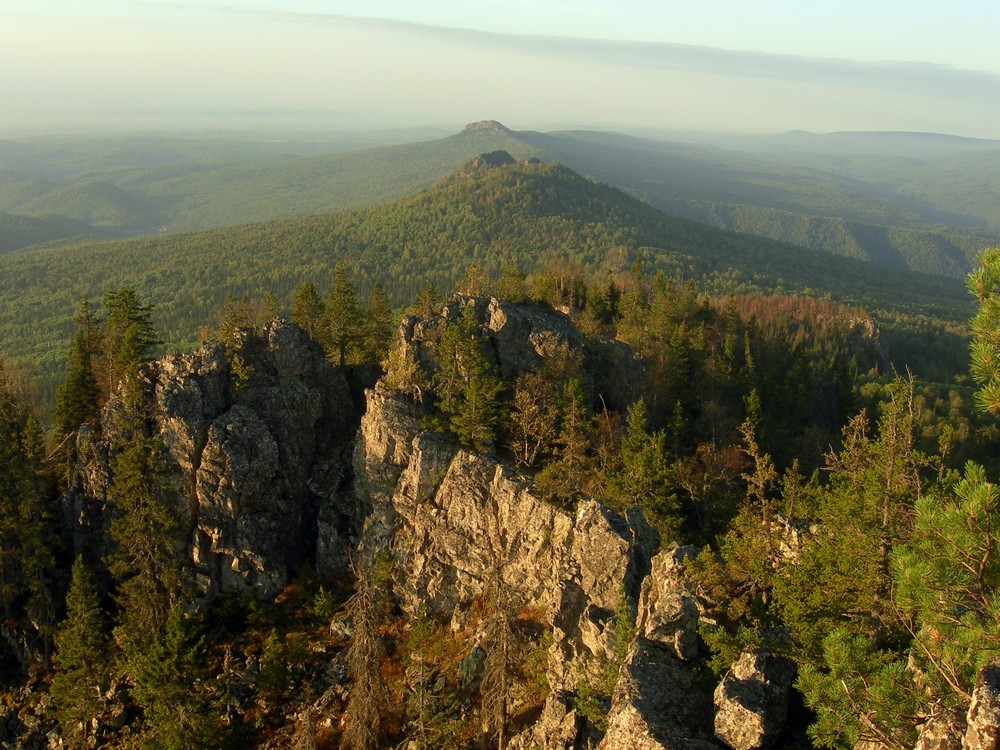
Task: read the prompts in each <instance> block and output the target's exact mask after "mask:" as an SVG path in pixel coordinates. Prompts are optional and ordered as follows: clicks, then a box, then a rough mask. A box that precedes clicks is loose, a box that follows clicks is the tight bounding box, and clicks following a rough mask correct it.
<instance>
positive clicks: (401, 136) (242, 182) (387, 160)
mask: <svg viewBox="0 0 1000 750" xmlns="http://www.w3.org/2000/svg"><path fill="white" fill-rule="evenodd" d="M429 135H430V134H428V133H423V132H417V133H398V134H392V133H383V134H378V133H376V134H370V135H368V136H364V135H357V136H347V135H344V134H331V135H329V136H327V137H323V136H315V137H310V136H303V135H302V134H298V135H295V134H292V135H287V136H282V134H276V137H273V138H271V139H269V140H264V139H262V137H260V136H258V137H253V136H245V137H242V138H239V137H236V136H231V137H229V138H228V139H223V138H219V137H218V136H215V137H203V138H188V139H181V138H166V137H153V136H148V137H128V138H120V139H114V138H106V139H71V138H64V139H34V140H29V141H26V142H23V143H13V142H6V143H0V212H9V213H15V214H22V215H30V216H33V217H36V218H38V217H42V216H43V215H49V214H54V215H58V216H63V217H71V218H73V219H76V220H78V221H82V222H86V223H87V224H88V225H90V226H93V227H95V230H94V231H97V229H96V228H100V229H111V230H114V231H116V232H118V233H120V234H130V235H150V234H156V233H163V232H169V233H176V232H182V231H194V230H200V229H209V228H215V227H228V226H232V225H235V224H241V223H247V222H258V221H265V220H270V219H278V218H286V217H291V216H307V215H313V214H317V213H325V212H329V211H334V210H342V209H347V208H358V207H363V206H372V205H376V204H379V203H383V202H385V201H388V200H394V199H398V198H401V197H403V196H405V195H409V194H411V193H413V192H414V191H416V190H418V189H421V188H425V187H427V186H429V185H430V184H432V183H433V182H434V181H436V180H438V179H440V178H442V177H444V176H445V175H447V174H448V173H449V172H450V171H452V170H453V169H455V168H456V167H458V166H459V165H461V164H462V163H463V162H465V161H466V160H468V159H470V158H472V157H474V156H475V155H476V154H479V153H482V152H486V151H493V150H500V149H503V150H506V151H508V152H510V153H511V154H513V155H514V156H515V157H517V158H518V159H524V158H529V157H538V158H541V159H544V160H546V161H553V160H555V161H559V162H560V163H562V164H565V165H566V166H568V167H570V168H572V169H574V170H575V171H577V172H580V173H581V174H585V175H587V176H589V177H591V178H594V179H597V180H600V181H601V182H604V183H607V184H610V185H613V186H615V187H618V188H620V189H622V190H625V191H626V192H628V193H630V194H632V195H634V196H636V197H639V198H641V199H642V200H644V201H647V202H649V203H650V204H651V205H653V206H655V207H656V208H658V209H660V210H662V211H665V212H666V213H668V214H671V215H676V216H681V217H685V218H688V219H692V220H695V221H698V222H701V223H704V224H708V225H709V226H713V227H716V228H720V229H727V230H736V231H741V232H748V233H751V234H755V235H758V236H762V237H769V238H771V239H774V240H778V241H781V242H787V243H791V244H796V245H801V246H805V247H809V248H812V249H815V250H822V251H824V252H830V253H833V254H836V255H844V256H848V257H853V258H860V259H865V260H870V261H872V262H875V263H879V264H884V265H889V266H892V267H895V268H907V269H910V270H916V271H921V272H924V273H932V274H936V275H944V276H948V277H951V278H956V279H960V278H962V277H963V276H964V275H965V274H966V273H967V272H968V271H969V269H970V268H971V266H972V264H973V263H974V261H975V256H976V254H977V253H978V252H979V251H980V250H982V249H983V248H985V247H989V246H991V245H995V244H997V237H998V231H1000V216H998V215H997V209H996V206H997V205H998V198H1000V196H998V195H997V194H996V191H995V190H994V189H993V188H992V187H991V185H992V177H993V175H994V174H995V172H996V170H997V168H998V154H1000V150H998V148H997V144H996V142H992V141H980V140H975V139H962V138H950V137H946V136H938V135H933V134H920V133H882V134H878V133H840V134H836V133H835V134H828V135H824V136H819V135H812V134H807V133H789V134H785V135H783V136H772V137H760V138H757V139H747V138H744V139H738V138H735V137H731V138H728V139H727V138H724V137H722V136H717V137H715V138H711V137H708V136H695V135H689V136H686V140H684V141H681V140H658V139H652V138H638V137H634V136H627V135H623V134H616V133H601V132H585V131H565V132H554V133H536V132H527V131H526V132H515V131H511V130H509V129H507V128H505V127H504V126H502V125H500V124H499V123H495V122H490V121H486V122H481V123H473V124H472V125H470V126H468V127H467V128H466V129H465V130H464V131H462V132H460V133H457V134H454V135H449V136H446V137H443V138H436V139H428V140H417V139H418V138H429ZM394 141H395V142H394ZM72 234H73V235H78V234H80V232H73V233H72ZM63 236H71V235H63Z"/></svg>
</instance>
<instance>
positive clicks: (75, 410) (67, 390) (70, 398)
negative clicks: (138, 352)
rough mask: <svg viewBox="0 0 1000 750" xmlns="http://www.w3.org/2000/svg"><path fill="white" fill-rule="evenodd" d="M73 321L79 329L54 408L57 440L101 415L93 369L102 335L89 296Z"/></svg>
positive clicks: (70, 349)
mask: <svg viewBox="0 0 1000 750" xmlns="http://www.w3.org/2000/svg"><path fill="white" fill-rule="evenodd" d="M73 320H74V322H75V323H76V330H75V331H74V332H73V338H72V340H71V341H70V346H69V351H68V352H67V353H66V378H65V380H63V382H62V385H60V386H59V389H58V390H57V391H56V402H55V408H54V410H53V417H54V419H55V434H56V439H57V440H62V439H64V438H68V437H70V436H71V435H73V434H74V433H75V432H76V430H77V429H79V427H80V425H82V424H91V425H96V424H97V420H98V414H99V411H98V397H99V395H100V389H99V387H98V384H97V375H96V373H95V371H94V362H95V360H96V359H97V357H98V355H99V348H98V345H99V337H98V336H97V333H96V330H97V326H96V323H95V321H94V319H93V314H92V312H91V309H90V303H89V301H88V300H87V296H86V295H84V297H83V299H82V300H81V301H80V310H79V312H78V313H77V315H76V317H75V318H74V319H73Z"/></svg>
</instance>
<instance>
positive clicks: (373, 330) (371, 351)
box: [363, 281, 393, 364]
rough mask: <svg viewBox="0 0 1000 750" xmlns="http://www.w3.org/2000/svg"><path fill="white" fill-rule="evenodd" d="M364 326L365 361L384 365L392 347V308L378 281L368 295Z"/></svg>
mask: <svg viewBox="0 0 1000 750" xmlns="http://www.w3.org/2000/svg"><path fill="white" fill-rule="evenodd" d="M364 326H365V336H364V346H363V349H364V351H363V360H364V361H365V362H370V363H372V364H382V363H383V362H385V360H386V357H388V356H389V347H390V346H392V333H393V331H392V308H391V307H390V306H389V298H388V297H387V296H386V293H385V290H384V289H383V288H382V285H381V284H380V283H379V282H377V281H376V282H375V283H374V284H372V288H371V290H370V291H369V293H368V306H367V307H366V308H365V315H364Z"/></svg>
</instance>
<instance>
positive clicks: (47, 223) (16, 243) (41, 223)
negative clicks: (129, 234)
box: [0, 214, 111, 253]
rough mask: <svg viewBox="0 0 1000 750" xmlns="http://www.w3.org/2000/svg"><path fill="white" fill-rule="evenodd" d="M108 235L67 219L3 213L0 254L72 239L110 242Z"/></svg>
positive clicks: (0, 224)
mask: <svg viewBox="0 0 1000 750" xmlns="http://www.w3.org/2000/svg"><path fill="white" fill-rule="evenodd" d="M110 236H111V235H109V234H108V233H107V232H104V231H101V230H100V229H96V228H94V227H92V226H90V225H89V224H85V223H84V222H82V221H77V220H76V219H70V218H67V217H65V216H43V217H34V216H19V215H17V214H0V253H9V252H11V251H13V250H20V249H21V248H25V247H31V246H32V245H40V244H43V243H46V242H53V241H55V240H66V239H70V238H74V237H75V238H86V237H90V238H93V239H106V238H110Z"/></svg>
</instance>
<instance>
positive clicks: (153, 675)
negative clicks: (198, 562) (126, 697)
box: [133, 600, 224, 750]
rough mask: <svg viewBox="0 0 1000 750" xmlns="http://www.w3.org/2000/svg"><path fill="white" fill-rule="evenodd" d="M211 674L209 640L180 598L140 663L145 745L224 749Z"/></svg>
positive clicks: (138, 695) (161, 749)
mask: <svg viewBox="0 0 1000 750" xmlns="http://www.w3.org/2000/svg"><path fill="white" fill-rule="evenodd" d="M207 676H208V675H207V669H206V665H205V639H204V638H202V637H199V636H198V635H197V633H196V632H195V623H194V621H193V620H192V618H190V617H189V616H188V615H186V614H185V613H184V609H183V606H182V604H181V602H180V600H177V601H175V602H174V604H173V606H172V607H171V608H170V612H169V615H168V617H167V619H166V622H165V624H164V627H163V632H162V635H160V636H158V637H156V638H153V639H152V640H151V641H150V642H149V643H148V644H147V648H146V650H145V653H144V654H143V655H142V657H141V659H139V660H138V661H137V663H136V670H135V677H134V686H133V694H134V696H135V699H136V701H137V702H138V704H139V705H140V707H141V708H142V712H143V724H144V731H143V737H142V740H143V742H142V744H143V747H148V748H152V749H153V750H209V749H210V748H217V747H220V745H221V744H222V739H223V734H224V733H223V728H222V726H221V723H220V722H219V720H218V718H217V711H216V710H215V707H214V706H213V700H212V696H211V694H210V685H211V681H209V680H208V679H207Z"/></svg>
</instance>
